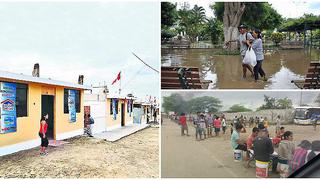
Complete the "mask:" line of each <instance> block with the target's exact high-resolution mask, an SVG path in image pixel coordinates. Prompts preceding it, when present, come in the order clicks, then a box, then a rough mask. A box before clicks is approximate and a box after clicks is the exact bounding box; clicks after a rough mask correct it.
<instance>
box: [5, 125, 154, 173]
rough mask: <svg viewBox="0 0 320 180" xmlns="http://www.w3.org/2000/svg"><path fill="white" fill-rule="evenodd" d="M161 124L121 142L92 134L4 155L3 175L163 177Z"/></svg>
mask: <svg viewBox="0 0 320 180" xmlns="http://www.w3.org/2000/svg"><path fill="white" fill-rule="evenodd" d="M158 138H159V128H147V129H145V130H142V131H140V132H137V133H135V134H132V135H130V136H128V137H126V138H123V139H121V140H119V141H117V142H114V143H110V142H106V141H103V140H97V139H93V138H88V137H76V138H73V139H69V140H67V141H68V142H70V143H69V144H65V145H63V146H60V147H50V148H49V155H48V156H44V157H40V155H39V148H34V149H31V150H26V151H21V152H18V153H15V154H12V155H7V156H3V157H0V178H118V177H121V178H126V177H130V178H153V177H159V139H158Z"/></svg>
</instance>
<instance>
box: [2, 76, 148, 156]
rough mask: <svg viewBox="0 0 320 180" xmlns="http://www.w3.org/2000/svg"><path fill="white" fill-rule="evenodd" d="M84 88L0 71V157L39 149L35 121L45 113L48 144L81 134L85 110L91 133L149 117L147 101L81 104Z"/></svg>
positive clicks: (116, 99) (109, 100)
mask: <svg viewBox="0 0 320 180" xmlns="http://www.w3.org/2000/svg"><path fill="white" fill-rule="evenodd" d="M12 89H14V92H15V93H11V90H12ZM86 90H91V87H90V86H85V85H80V84H75V83H69V82H62V81H56V80H51V79H46V78H40V77H33V76H27V75H22V74H15V73H11V72H5V71H0V101H1V106H0V119H1V123H0V156H2V155H6V154H10V153H14V152H17V151H20V150H24V149H29V148H33V147H36V146H39V145H40V138H39V136H38V132H39V129H40V119H41V117H42V116H44V115H46V114H48V115H49V118H48V120H47V122H48V132H47V133H48V138H50V139H52V140H63V139H67V138H70V137H74V136H78V135H82V134H84V113H85V111H86V112H87V113H88V111H89V112H90V114H91V116H92V117H93V118H94V121H95V123H94V125H93V133H99V132H103V131H109V130H112V129H115V128H119V127H121V126H126V125H130V124H133V123H147V121H148V120H149V118H150V117H152V116H150V114H152V113H151V111H152V106H151V104H150V103H136V102H134V99H132V98H129V97H120V96H118V97H116V96H114V97H107V98H106V99H105V100H104V101H85V97H86V96H85V91H86ZM70 97H72V98H70ZM13 110H14V111H15V112H16V113H15V115H13V114H10V112H11V111H13ZM15 118H16V120H15V121H14V120H13V119H15Z"/></svg>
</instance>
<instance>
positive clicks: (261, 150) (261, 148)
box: [253, 126, 274, 177]
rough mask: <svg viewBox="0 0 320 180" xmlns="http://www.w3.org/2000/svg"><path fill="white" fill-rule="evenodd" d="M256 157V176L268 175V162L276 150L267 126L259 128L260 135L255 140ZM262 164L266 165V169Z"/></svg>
mask: <svg viewBox="0 0 320 180" xmlns="http://www.w3.org/2000/svg"><path fill="white" fill-rule="evenodd" d="M253 151H254V158H255V160H256V168H257V169H256V176H257V177H268V163H269V161H270V155H271V154H272V153H273V152H274V149H273V146H272V142H271V140H270V139H269V138H268V132H267V130H266V129H265V128H261V126H260V128H259V132H258V136H257V137H256V139H255V140H254V141H253ZM260 165H265V166H266V167H265V168H264V169H262V168H260Z"/></svg>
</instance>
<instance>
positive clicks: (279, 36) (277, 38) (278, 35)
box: [271, 32, 285, 46]
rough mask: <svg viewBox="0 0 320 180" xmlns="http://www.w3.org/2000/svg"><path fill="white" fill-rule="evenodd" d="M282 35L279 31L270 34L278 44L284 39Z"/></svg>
mask: <svg viewBox="0 0 320 180" xmlns="http://www.w3.org/2000/svg"><path fill="white" fill-rule="evenodd" d="M284 37H285V36H284V35H283V34H282V33H281V32H274V33H272V34H271V39H272V41H273V42H274V43H276V45H277V46H278V45H279V43H280V42H281V41H282V40H283V39H284Z"/></svg>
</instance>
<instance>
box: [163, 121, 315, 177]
mask: <svg viewBox="0 0 320 180" xmlns="http://www.w3.org/2000/svg"><path fill="white" fill-rule="evenodd" d="M285 128H286V129H287V130H291V131H293V133H294V135H293V136H294V140H295V142H296V143H297V144H298V142H300V141H301V140H302V139H308V140H310V141H312V140H315V139H319V137H320V130H318V131H317V132H314V131H313V130H312V126H295V125H286V126H285ZM269 129H270V130H269V131H270V132H271V136H273V134H274V127H271V128H269ZM319 129H320V128H319ZM247 131H248V132H247V133H245V134H244V133H241V135H240V137H241V139H246V138H247V137H248V136H249V131H251V130H250V128H247ZM189 134H190V136H181V135H180V127H179V126H178V125H177V124H176V123H174V122H173V121H170V120H168V119H164V121H163V124H162V134H161V138H162V140H161V151H162V152H161V177H176V178H179V177H185V178H189V177H217V178H235V177H242V178H253V177H255V169H254V168H246V167H244V164H243V163H242V162H235V161H234V160H233V151H232V148H231V144H230V129H227V135H224V136H220V137H213V138H209V139H206V140H203V141H196V140H195V130H194V127H193V126H192V125H191V124H190V125H189ZM270 177H279V176H278V175H277V174H275V173H270Z"/></svg>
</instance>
